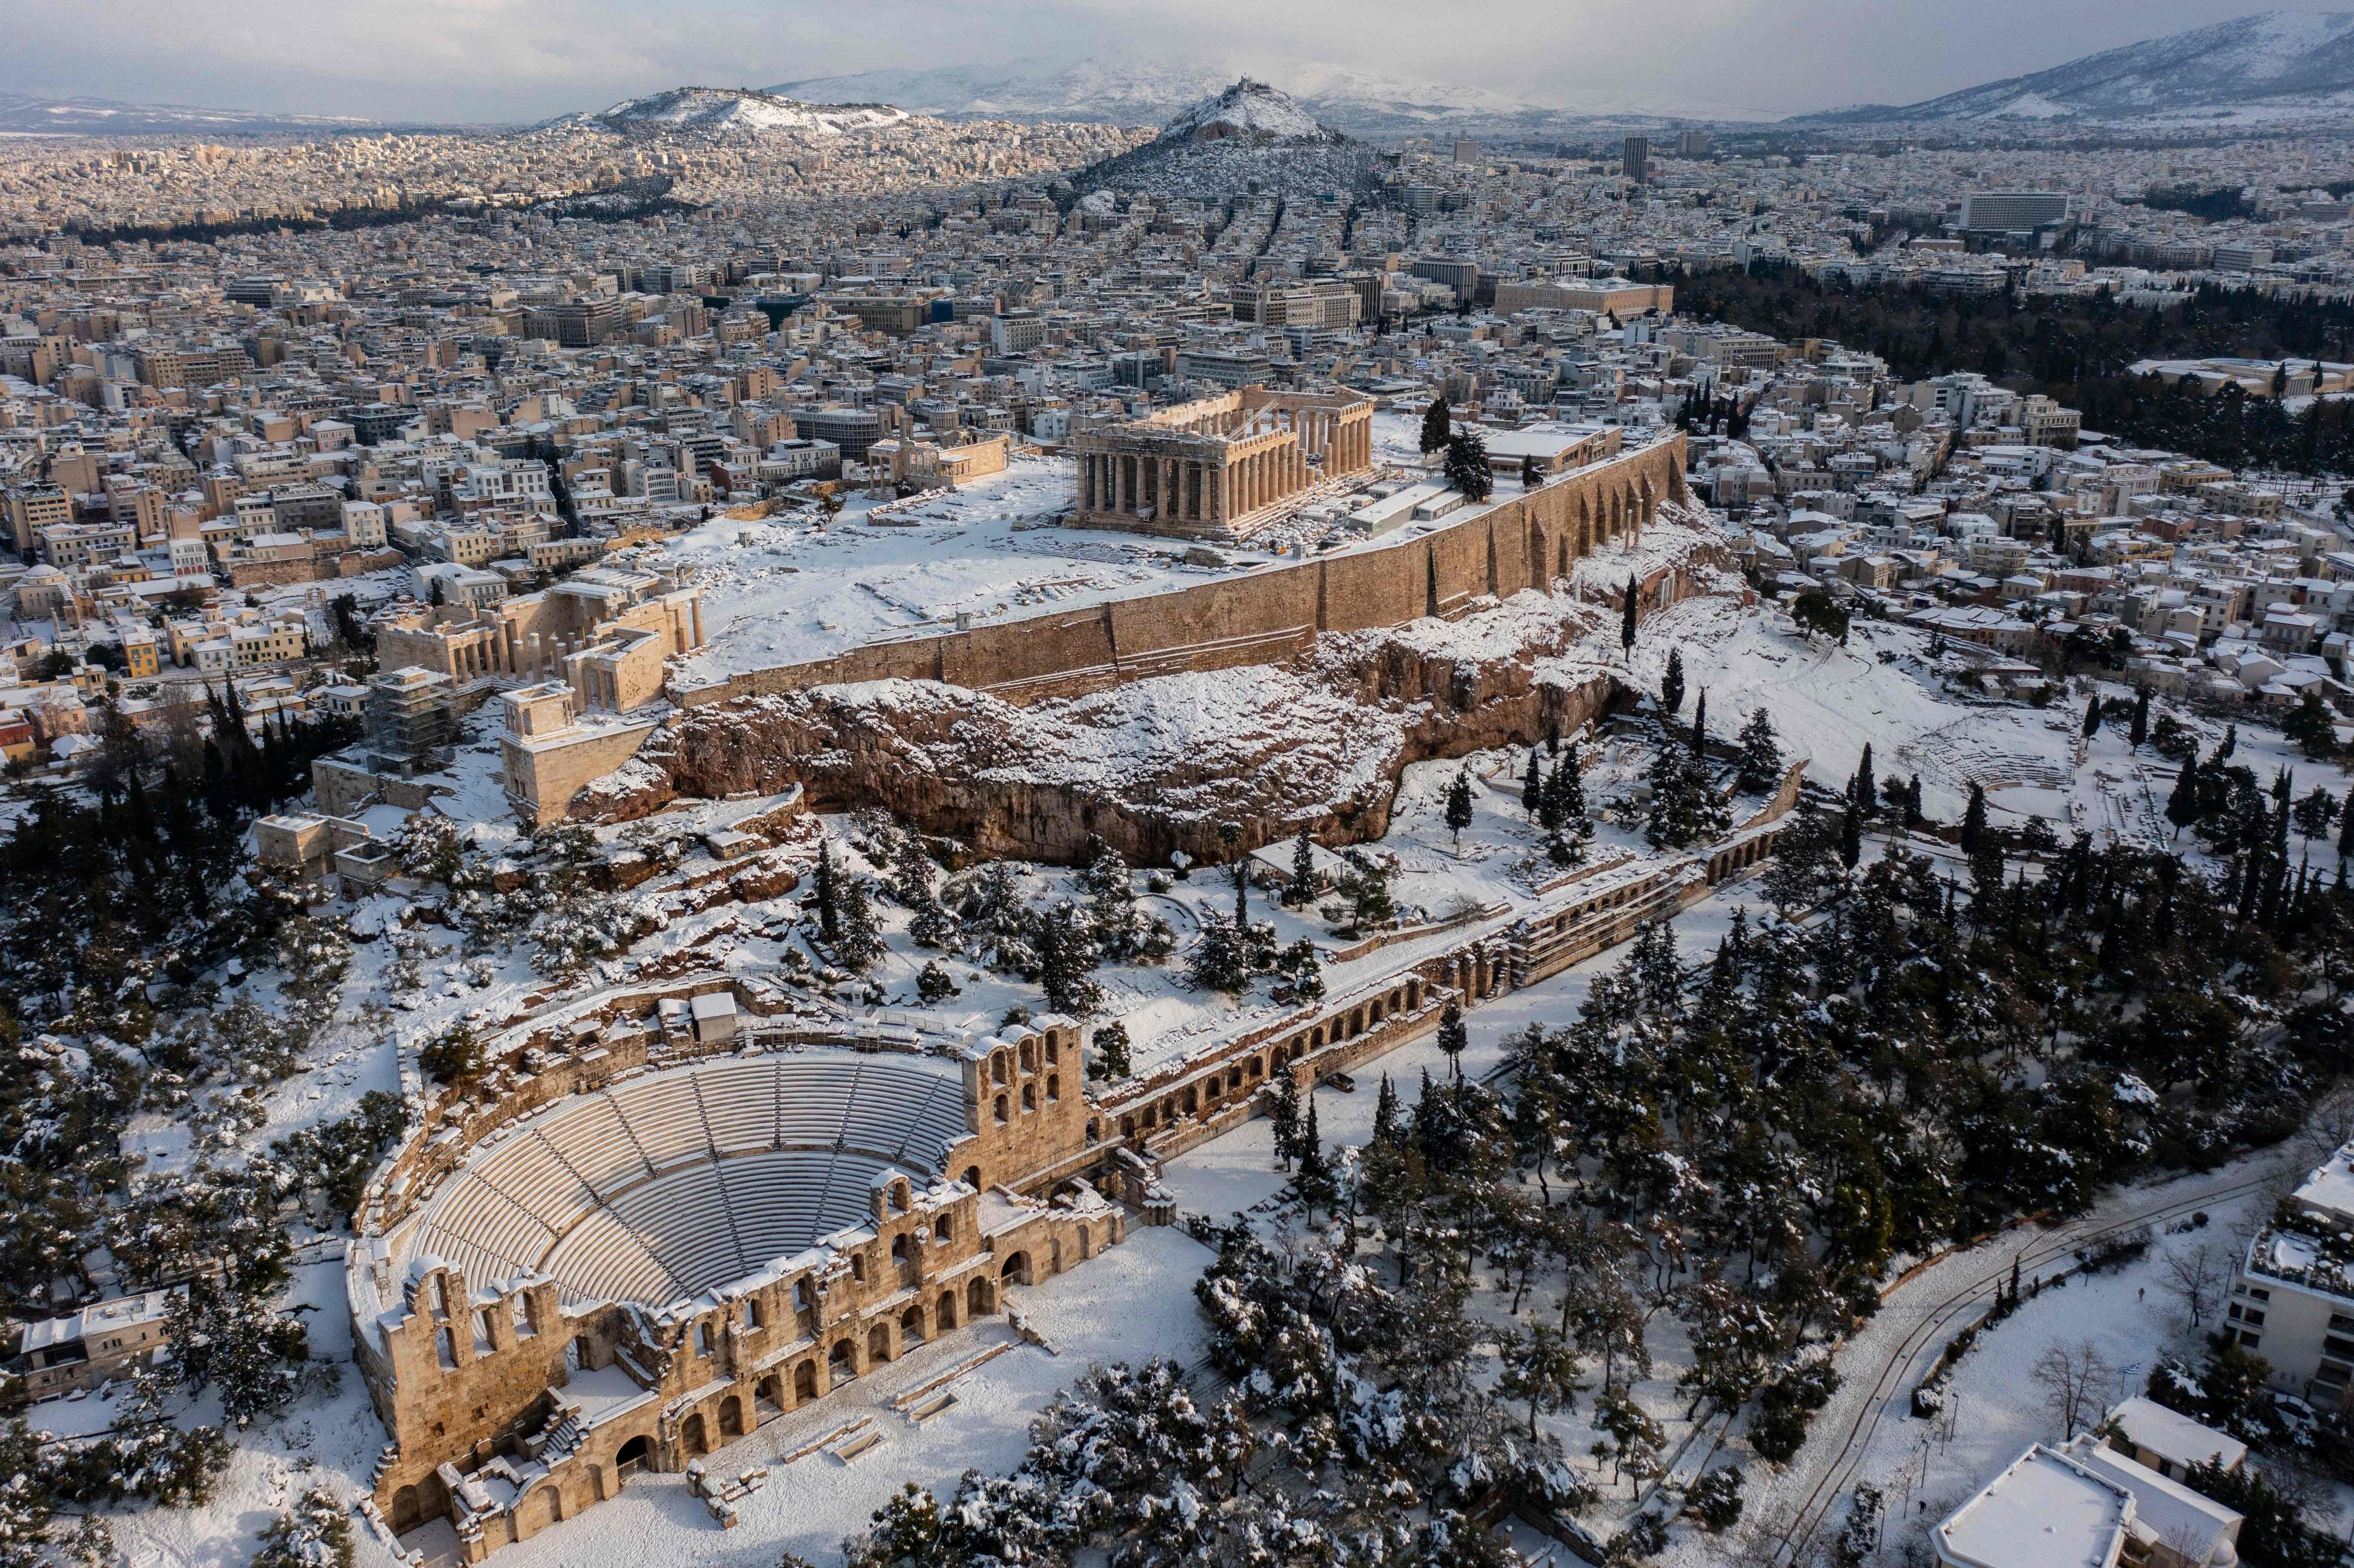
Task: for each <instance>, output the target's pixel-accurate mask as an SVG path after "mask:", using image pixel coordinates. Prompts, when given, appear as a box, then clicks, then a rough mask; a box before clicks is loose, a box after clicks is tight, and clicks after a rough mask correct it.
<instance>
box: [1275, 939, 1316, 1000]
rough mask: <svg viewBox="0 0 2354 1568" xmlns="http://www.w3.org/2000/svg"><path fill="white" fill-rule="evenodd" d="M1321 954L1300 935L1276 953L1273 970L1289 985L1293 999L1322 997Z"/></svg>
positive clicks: (1314, 945) (1311, 943) (1310, 942)
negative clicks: (1296, 939)
mask: <svg viewBox="0 0 2354 1568" xmlns="http://www.w3.org/2000/svg"><path fill="white" fill-rule="evenodd" d="M1322 963H1323V956H1322V955H1321V954H1320V953H1319V952H1318V951H1317V950H1316V944H1315V943H1314V942H1312V941H1310V940H1309V939H1308V938H1305V937H1302V938H1299V940H1298V941H1296V942H1294V943H1292V944H1291V945H1290V946H1289V947H1288V948H1284V949H1283V951H1282V952H1280V953H1278V954H1277V955H1276V959H1275V971H1276V973H1278V974H1279V975H1281V976H1282V977H1283V979H1284V980H1285V982H1286V983H1287V984H1288V985H1289V986H1290V987H1291V995H1292V1000H1294V1001H1322V1000H1323V997H1324V973H1323V970H1322V969H1321V968H1320V966H1321V964H1322Z"/></svg>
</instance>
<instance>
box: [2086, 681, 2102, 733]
mask: <svg viewBox="0 0 2354 1568" xmlns="http://www.w3.org/2000/svg"><path fill="white" fill-rule="evenodd" d="M2100 733H2101V694H2100V693H2098V692H2094V694H2093V695H2092V699H2091V700H2090V701H2089V702H2087V703H2085V705H2084V738H2085V739H2086V740H2090V739H2092V738H2093V737H2094V736H2096V735H2098V734H2100Z"/></svg>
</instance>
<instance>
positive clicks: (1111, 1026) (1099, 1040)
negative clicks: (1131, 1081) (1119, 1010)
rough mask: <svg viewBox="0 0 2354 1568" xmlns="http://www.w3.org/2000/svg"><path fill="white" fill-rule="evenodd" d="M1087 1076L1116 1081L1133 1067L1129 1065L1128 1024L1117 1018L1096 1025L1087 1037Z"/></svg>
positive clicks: (1127, 1073)
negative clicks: (1092, 1032) (1088, 1048)
mask: <svg viewBox="0 0 2354 1568" xmlns="http://www.w3.org/2000/svg"><path fill="white" fill-rule="evenodd" d="M1089 1045H1090V1047H1091V1049H1090V1050H1089V1052H1088V1054H1087V1076H1088V1077H1090V1078H1100V1079H1103V1080H1104V1081H1106V1082H1108V1083H1115V1084H1116V1083H1118V1082H1119V1080H1120V1079H1122V1078H1125V1077H1127V1076H1128V1075H1129V1073H1131V1072H1133V1071H1134V1070H1135V1069H1134V1068H1133V1067H1131V1066H1130V1065H1129V1043H1128V1025H1127V1024H1125V1023H1122V1022H1120V1021H1119V1020H1118V1019H1116V1018H1115V1019H1113V1020H1112V1021H1111V1022H1109V1023H1106V1024H1102V1025H1100V1026H1098V1027H1097V1030H1096V1032H1095V1033H1094V1034H1093V1035H1092V1036H1090V1037H1089Z"/></svg>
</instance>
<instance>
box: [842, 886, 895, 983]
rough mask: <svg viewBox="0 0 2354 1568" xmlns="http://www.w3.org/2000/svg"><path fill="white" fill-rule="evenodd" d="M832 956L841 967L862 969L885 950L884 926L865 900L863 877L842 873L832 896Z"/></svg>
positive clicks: (871, 963) (868, 965) (872, 962)
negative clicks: (833, 897) (833, 910)
mask: <svg viewBox="0 0 2354 1568" xmlns="http://www.w3.org/2000/svg"><path fill="white" fill-rule="evenodd" d="M834 906H835V917H834V938H833V956H834V958H835V959H837V960H838V961H839V962H840V963H841V964H842V966H843V968H844V969H866V968H868V967H870V966H871V965H873V964H874V962H875V959H879V958H881V957H882V956H883V952H884V947H883V927H882V926H881V925H880V924H879V923H878V922H877V921H876V920H875V908H874V906H873V905H872V904H870V903H869V902H868V901H867V897H866V884H865V881H864V878H861V877H855V876H845V877H843V879H842V890H841V892H840V893H839V894H838V895H836V897H835V899H834Z"/></svg>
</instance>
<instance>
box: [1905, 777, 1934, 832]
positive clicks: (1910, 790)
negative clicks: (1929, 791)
mask: <svg viewBox="0 0 2354 1568" xmlns="http://www.w3.org/2000/svg"><path fill="white" fill-rule="evenodd" d="M1928 820H1929V818H1928V814H1927V813H1926V812H1925V811H1923V810H1921V776H1920V775H1919V774H1918V773H1915V774H1914V775H1913V777H1912V778H1911V779H1909V780H1908V781H1906V783H1905V786H1904V825H1905V826H1906V827H1908V828H1917V827H1919V826H1921V825H1922V824H1923V823H1924V822H1925V821H1928Z"/></svg>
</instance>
